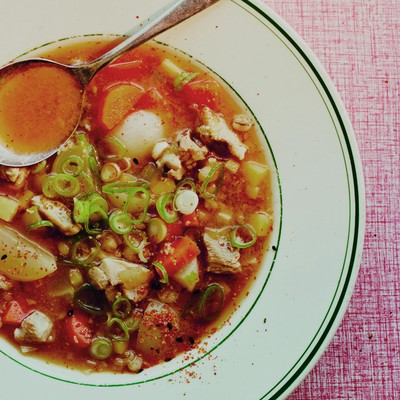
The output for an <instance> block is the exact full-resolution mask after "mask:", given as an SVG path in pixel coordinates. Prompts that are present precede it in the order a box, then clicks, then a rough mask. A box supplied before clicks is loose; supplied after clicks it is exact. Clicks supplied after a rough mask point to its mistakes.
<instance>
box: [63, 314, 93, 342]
mask: <svg viewBox="0 0 400 400" xmlns="http://www.w3.org/2000/svg"><path fill="white" fill-rule="evenodd" d="M65 326H66V330H67V335H68V338H69V340H70V341H71V343H73V344H74V345H75V346H77V347H79V348H81V349H85V348H87V347H89V346H90V343H91V341H92V338H93V332H92V330H91V329H90V326H89V317H88V316H87V315H86V314H84V313H82V312H79V311H76V310H75V311H74V314H73V315H71V316H69V317H68V318H67V319H66V321H65Z"/></svg>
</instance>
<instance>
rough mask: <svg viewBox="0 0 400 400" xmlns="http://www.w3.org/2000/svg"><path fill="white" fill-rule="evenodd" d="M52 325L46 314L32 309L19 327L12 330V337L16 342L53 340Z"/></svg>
mask: <svg viewBox="0 0 400 400" xmlns="http://www.w3.org/2000/svg"><path fill="white" fill-rule="evenodd" d="M53 326H54V325H53V322H52V321H51V320H50V318H49V317H48V316H47V315H45V314H43V313H42V312H40V311H34V312H33V313H31V314H29V315H28V316H27V317H26V318H25V319H24V320H23V321H22V322H21V327H20V328H17V329H16V330H15V331H14V338H15V340H16V341H17V342H18V343H46V342H50V341H52V340H54V337H53V336H52V335H51V334H52V331H53Z"/></svg>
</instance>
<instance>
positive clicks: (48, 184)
mask: <svg viewBox="0 0 400 400" xmlns="http://www.w3.org/2000/svg"><path fill="white" fill-rule="evenodd" d="M54 177H55V175H48V176H46V178H45V179H44V181H43V184H42V192H43V194H44V195H45V196H46V197H47V198H49V199H54V198H55V197H57V193H56V191H55V190H54V187H53V180H54Z"/></svg>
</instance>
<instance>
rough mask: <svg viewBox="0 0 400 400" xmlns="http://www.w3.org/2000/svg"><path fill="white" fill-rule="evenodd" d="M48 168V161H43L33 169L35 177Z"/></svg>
mask: <svg viewBox="0 0 400 400" xmlns="http://www.w3.org/2000/svg"><path fill="white" fill-rule="evenodd" d="M46 166H47V161H46V160H43V161H41V162H40V163H38V164H36V165H35V166H34V167H33V168H32V174H34V175H36V174H40V173H41V172H42V171H44V170H45V168H46Z"/></svg>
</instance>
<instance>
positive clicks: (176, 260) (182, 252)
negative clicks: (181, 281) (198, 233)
mask: <svg viewBox="0 0 400 400" xmlns="http://www.w3.org/2000/svg"><path fill="white" fill-rule="evenodd" d="M199 254H200V249H199V248H198V246H197V244H196V242H194V241H193V240H192V239H191V238H190V237H189V236H184V237H179V238H177V239H175V240H174V241H173V242H172V243H166V244H165V245H164V248H163V249H162V250H161V252H160V254H159V255H158V257H157V262H158V263H160V264H162V265H163V267H164V268H165V270H166V272H167V274H168V275H169V276H173V275H175V274H176V273H177V272H179V271H180V270H181V269H182V268H183V267H185V266H186V265H187V264H189V263H190V262H191V261H193V260H194V259H195V258H196V257H197V256H198V255H199ZM157 273H160V271H157Z"/></svg>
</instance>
